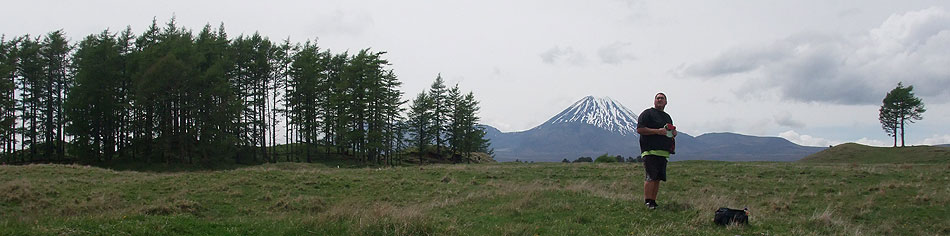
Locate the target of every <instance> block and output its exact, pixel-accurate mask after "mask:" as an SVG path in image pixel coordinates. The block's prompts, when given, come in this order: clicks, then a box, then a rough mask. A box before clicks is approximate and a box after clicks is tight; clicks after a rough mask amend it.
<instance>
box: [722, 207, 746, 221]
mask: <svg viewBox="0 0 950 236" xmlns="http://www.w3.org/2000/svg"><path fill="white" fill-rule="evenodd" d="M748 210H749V208H746V209H743V210H736V209H729V208H725V207H723V208H719V210H717V211H716V218H715V219H714V221H715V222H716V224H719V225H728V224H732V223H735V224H748V223H749V214H748Z"/></svg>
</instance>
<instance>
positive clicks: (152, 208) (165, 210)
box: [141, 198, 202, 216]
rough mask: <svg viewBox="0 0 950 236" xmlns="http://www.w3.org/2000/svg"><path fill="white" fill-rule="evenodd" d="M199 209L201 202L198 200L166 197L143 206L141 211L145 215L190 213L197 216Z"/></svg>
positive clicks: (200, 208)
mask: <svg viewBox="0 0 950 236" xmlns="http://www.w3.org/2000/svg"><path fill="white" fill-rule="evenodd" d="M201 210H202V207H201V204H200V203H198V202H195V201H192V200H188V199H173V198H166V199H164V200H160V201H158V202H156V203H153V204H150V205H147V206H145V207H143V208H142V209H141V212H142V213H143V214H146V215H175V214H192V215H196V216H197V215H199V214H200V213H201Z"/></svg>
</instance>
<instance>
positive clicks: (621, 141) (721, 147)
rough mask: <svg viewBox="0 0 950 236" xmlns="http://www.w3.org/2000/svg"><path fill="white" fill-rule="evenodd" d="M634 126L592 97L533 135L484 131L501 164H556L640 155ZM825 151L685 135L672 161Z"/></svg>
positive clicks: (727, 136) (618, 109)
mask: <svg viewBox="0 0 950 236" xmlns="http://www.w3.org/2000/svg"><path fill="white" fill-rule="evenodd" d="M636 121H637V113H634V112H633V111H631V110H630V109H628V108H626V107H624V106H623V105H622V104H620V103H619V102H617V101H614V100H612V99H610V98H595V97H592V96H588V97H585V98H583V99H581V100H579V101H577V102H575V103H574V104H573V105H571V106H570V107H568V108H567V109H565V110H564V111H562V112H561V113H559V114H557V115H555V116H554V117H552V118H551V119H549V120H548V121H547V122H545V123H543V124H541V125H539V126H537V127H534V128H532V129H530V130H526V131H521V132H510V133H505V132H501V131H499V130H498V129H496V128H493V127H491V126H487V125H485V126H483V127H484V128H485V137H486V138H488V139H491V147H492V148H494V150H495V158H496V159H497V160H498V161H514V160H522V161H540V162H558V161H561V160H563V159H565V158H566V159H568V160H575V159H577V158H579V157H581V156H587V157H596V156H600V155H603V154H604V153H607V154H610V155H621V156H624V157H634V156H639V155H640V143H639V139H640V137H639V134H637V133H636V127H637V123H636ZM823 149H825V147H806V146H800V145H797V144H794V143H792V142H789V141H788V140H785V139H783V138H780V137H757V136H749V135H741V134H734V133H710V134H703V135H700V136H697V137H693V136H691V135H690V134H687V133H683V132H681V133H679V135H678V136H677V137H676V154H675V155H673V158H672V159H671V160H674V161H682V160H721V161H796V160H799V159H801V158H802V157H805V156H808V155H810V154H813V153H816V152H818V151H821V150H823Z"/></svg>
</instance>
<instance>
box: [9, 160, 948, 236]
mask: <svg viewBox="0 0 950 236" xmlns="http://www.w3.org/2000/svg"><path fill="white" fill-rule="evenodd" d="M669 175H670V178H671V179H670V181H669V182H664V183H662V184H661V186H660V194H659V200H658V202H659V203H660V204H661V206H660V208H659V209H657V210H653V211H650V210H647V209H646V208H645V207H644V206H642V188H643V177H642V176H643V169H642V167H641V166H639V165H637V164H631V163H607V164H594V163H575V164H565V163H535V164H520V163H496V164H477V165H429V166H422V167H419V166H407V167H395V168H335V167H328V166H326V165H322V164H302V163H277V164H264V165H260V166H253V167H244V168H235V169H228V170H214V171H210V170H209V171H184V172H174V173H156V172H136V171H116V170H110V169H102V168H95V167H86V166H76V165H27V166H0V235H113V234H131V235H193V234H199V235H301V234H303V235H947V234H950V224H947V222H950V210H948V208H947V207H946V206H947V205H948V203H950V188H948V186H950V164H947V163H946V162H945V163H931V164H835V163H832V164H826V163H755V162H743V163H731V162H712V161H685V162H672V163H670V167H669ZM719 207H732V208H743V207H748V208H749V209H750V210H751V212H752V215H751V224H750V225H748V226H744V227H743V226H729V227H720V226H717V225H715V224H713V223H712V219H713V213H714V212H715V210H716V209H717V208H719Z"/></svg>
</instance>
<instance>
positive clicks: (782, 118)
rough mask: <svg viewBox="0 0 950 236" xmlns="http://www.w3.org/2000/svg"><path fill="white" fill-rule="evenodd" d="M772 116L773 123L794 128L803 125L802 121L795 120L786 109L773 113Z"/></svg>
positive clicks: (799, 127) (802, 126)
mask: <svg viewBox="0 0 950 236" xmlns="http://www.w3.org/2000/svg"><path fill="white" fill-rule="evenodd" d="M772 118H774V119H775V123H776V124H778V125H780V126H784V127H789V128H795V129H801V128H804V127H805V124H804V123H802V122H801V121H798V120H795V118H793V117H792V113H791V112H788V111H786V112H782V113H781V114H775V115H774V116H772Z"/></svg>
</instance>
